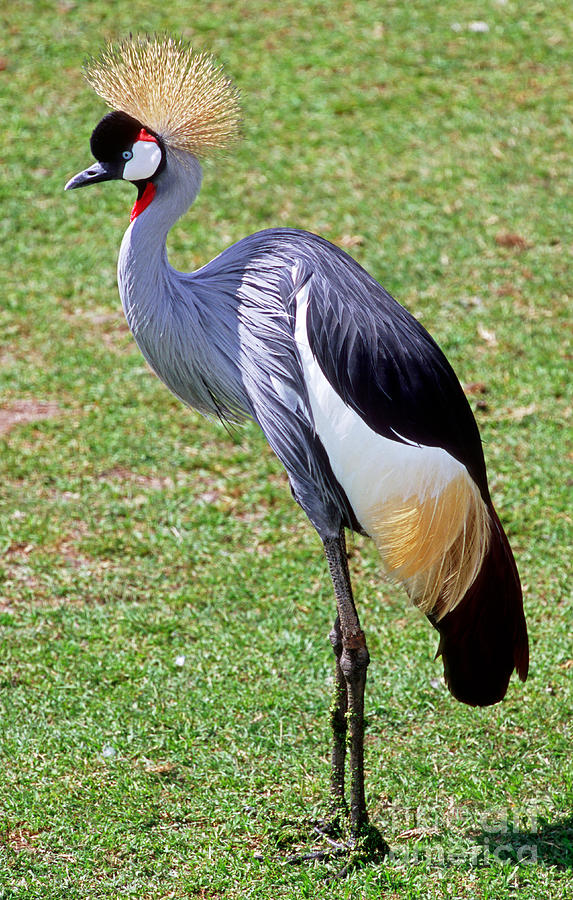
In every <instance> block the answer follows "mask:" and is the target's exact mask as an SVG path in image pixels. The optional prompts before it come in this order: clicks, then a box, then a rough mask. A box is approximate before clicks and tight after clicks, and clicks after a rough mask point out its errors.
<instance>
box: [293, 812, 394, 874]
mask: <svg viewBox="0 0 573 900" xmlns="http://www.w3.org/2000/svg"><path fill="white" fill-rule="evenodd" d="M325 826H326V827H324V826H321V824H315V825H314V829H313V830H314V833H315V835H317V836H318V837H319V838H320V839H321V841H322V843H323V844H326V846H324V847H321V848H320V849H318V848H317V849H313V850H309V851H308V852H306V853H293V854H291V855H290V856H288V857H287V858H286V862H287V863H290V864H299V863H304V862H329V861H330V860H333V859H340V858H344V857H346V858H347V859H346V862H345V863H344V865H343V866H342V868H340V869H338V870H337V871H336V872H334V873H333V874H332V875H330V876H328V879H327V880H328V881H331V880H338V879H341V878H345V877H346V875H348V873H349V872H350V871H352V869H355V868H359V867H360V866H362V865H364V864H366V863H368V862H375V861H380V860H382V859H383V858H384V857H385V856H386V855H387V854H388V853H389V851H390V848H389V846H388V844H387V843H386V841H385V840H384V838H383V837H382V835H381V834H380V832H379V831H378V829H377V828H374V826H373V825H364V826H362V828H361V829H360V830H359V832H358V834H349V835H347V836H344V835H343V831H345V830H346V829H345V828H344V827H343V826H342V824H341V823H340V820H337V819H334V820H333V821H329V822H327V823H325Z"/></svg>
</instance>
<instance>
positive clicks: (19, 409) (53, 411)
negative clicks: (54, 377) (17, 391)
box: [0, 399, 61, 434]
mask: <svg viewBox="0 0 573 900" xmlns="http://www.w3.org/2000/svg"><path fill="white" fill-rule="evenodd" d="M60 413H61V410H60V407H59V406H58V404H57V403H55V402H54V401H52V400H34V399H26V400H14V401H13V402H12V403H9V404H6V405H4V406H2V407H0V434H7V433H8V432H9V431H11V430H12V428H16V427H18V426H19V425H28V424H29V423H30V422H41V421H42V420H43V419H54V418H55V417H56V416H58V415H60Z"/></svg>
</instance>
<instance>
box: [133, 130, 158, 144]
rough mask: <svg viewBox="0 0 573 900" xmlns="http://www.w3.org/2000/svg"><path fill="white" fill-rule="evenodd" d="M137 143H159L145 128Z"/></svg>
mask: <svg viewBox="0 0 573 900" xmlns="http://www.w3.org/2000/svg"><path fill="white" fill-rule="evenodd" d="M135 140H136V141H152V142H153V143H154V144H156V143H157V139H156V138H154V137H153V135H152V134H149V132H148V131H146V130H145V128H142V129H141V131H140V132H139V134H138V135H137V137H136V139H135Z"/></svg>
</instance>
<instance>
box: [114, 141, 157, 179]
mask: <svg viewBox="0 0 573 900" xmlns="http://www.w3.org/2000/svg"><path fill="white" fill-rule="evenodd" d="M131 149H132V152H133V156H132V157H131V159H128V161H127V162H126V164H125V166H124V168H123V176H122V177H123V178H124V179H125V180H126V181H145V180H146V179H147V178H151V177H152V176H153V175H155V173H156V172H157V169H158V168H159V164H160V162H161V147H160V146H159V144H157V143H156V142H155V141H149V140H147V141H136V142H135V144H134V145H133V147H132V148H131Z"/></svg>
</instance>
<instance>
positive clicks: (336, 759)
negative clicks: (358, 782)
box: [328, 616, 348, 813]
mask: <svg viewBox="0 0 573 900" xmlns="http://www.w3.org/2000/svg"><path fill="white" fill-rule="evenodd" d="M328 637H329V638H330V643H331V644H332V649H333V651H334V655H335V658H336V662H335V666H336V668H335V684H334V695H333V698H332V706H331V707H330V723H331V725H332V768H331V774H330V792H331V796H332V801H333V806H334V811H335V813H339V812H340V811H344V812H346V799H345V796H344V759H345V756H346V732H347V730H348V720H347V717H346V713H347V710H348V694H347V691H346V679H345V677H344V673H343V671H342V669H341V666H340V657H341V656H342V631H341V629H340V618H339V617H338V616H336V621H335V622H334V625H333V626H332V631H331V632H330V634H329V636H328Z"/></svg>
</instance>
